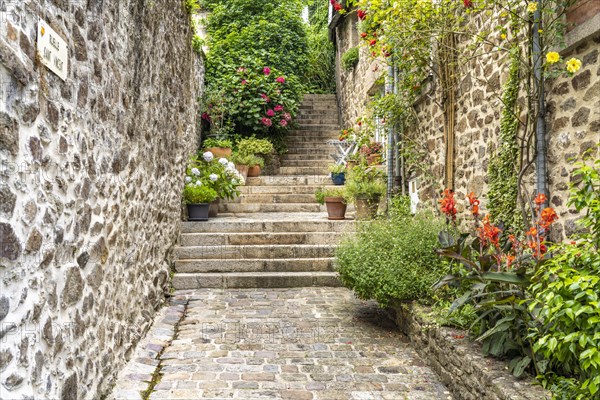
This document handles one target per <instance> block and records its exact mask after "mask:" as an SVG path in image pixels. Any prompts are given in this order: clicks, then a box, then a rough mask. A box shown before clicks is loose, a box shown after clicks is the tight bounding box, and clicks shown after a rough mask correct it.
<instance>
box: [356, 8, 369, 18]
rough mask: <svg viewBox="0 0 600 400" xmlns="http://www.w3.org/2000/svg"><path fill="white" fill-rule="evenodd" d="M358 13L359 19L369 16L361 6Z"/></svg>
mask: <svg viewBox="0 0 600 400" xmlns="http://www.w3.org/2000/svg"><path fill="white" fill-rule="evenodd" d="M356 15H358V19H360V20H363V19H365V17H366V16H367V12H366V11H364V10H361V9H360V8H359V9H358V11H357V12H356Z"/></svg>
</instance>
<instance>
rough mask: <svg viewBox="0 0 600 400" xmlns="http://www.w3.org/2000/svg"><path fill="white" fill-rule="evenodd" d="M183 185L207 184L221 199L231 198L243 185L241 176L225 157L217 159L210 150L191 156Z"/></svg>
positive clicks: (236, 194)
mask: <svg viewBox="0 0 600 400" xmlns="http://www.w3.org/2000/svg"><path fill="white" fill-rule="evenodd" d="M184 180H185V186H186V188H187V187H188V186H194V187H198V186H203V185H204V186H207V187H209V188H210V189H212V190H214V191H215V192H216V193H217V197H218V198H221V199H228V200H232V199H233V198H235V197H236V196H238V195H239V194H240V191H239V189H238V187H239V186H240V185H244V184H245V182H244V178H243V176H242V175H241V174H240V173H239V172H238V171H237V170H236V169H235V165H234V164H233V163H231V162H229V161H228V160H227V159H226V158H220V159H217V158H215V157H214V155H213V154H212V153H211V152H210V151H207V152H204V153H202V154H200V155H198V156H194V157H192V158H191V159H190V160H189V162H188V166H187V168H186V171H185V178H184Z"/></svg>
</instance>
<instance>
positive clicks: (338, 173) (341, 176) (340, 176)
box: [329, 164, 346, 185]
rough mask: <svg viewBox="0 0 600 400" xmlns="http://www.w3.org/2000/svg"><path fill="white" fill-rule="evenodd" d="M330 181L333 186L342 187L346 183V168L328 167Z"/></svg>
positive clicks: (341, 166)
mask: <svg viewBox="0 0 600 400" xmlns="http://www.w3.org/2000/svg"><path fill="white" fill-rule="evenodd" d="M329 172H331V180H332V181H333V184H334V185H343V184H344V182H346V166H345V165H343V164H331V165H330V166H329Z"/></svg>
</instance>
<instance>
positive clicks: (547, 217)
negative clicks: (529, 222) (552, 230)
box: [540, 207, 558, 228]
mask: <svg viewBox="0 0 600 400" xmlns="http://www.w3.org/2000/svg"><path fill="white" fill-rule="evenodd" d="M540 219H541V222H540V226H542V227H544V228H548V227H550V225H552V224H553V223H554V222H555V221H556V220H557V219H558V215H557V214H556V211H554V209H553V208H552V207H546V208H544V209H543V210H542V214H541V215H540Z"/></svg>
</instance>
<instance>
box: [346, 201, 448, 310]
mask: <svg viewBox="0 0 600 400" xmlns="http://www.w3.org/2000/svg"><path fill="white" fill-rule="evenodd" d="M443 226H444V223H443V221H442V220H441V219H440V218H437V217H435V216H434V215H433V214H432V213H422V214H418V215H416V216H414V217H400V218H393V219H390V220H376V221H372V222H364V223H361V224H360V225H358V226H357V232H356V235H355V236H353V237H349V238H347V239H345V240H344V241H343V242H342V243H341V245H340V246H339V247H338V249H337V251H336V256H337V260H338V265H339V273H340V277H341V280H342V282H343V283H344V285H345V286H347V287H349V288H351V289H353V290H354V291H355V292H356V295H357V296H358V297H359V298H361V299H375V300H377V301H378V302H379V303H380V304H381V305H382V306H386V305H388V304H390V302H394V301H406V300H415V299H429V298H430V296H431V294H432V291H431V287H432V285H433V284H434V283H435V282H436V281H438V280H439V279H440V278H441V277H442V276H443V274H444V270H443V268H442V266H441V264H440V260H439V258H438V257H437V255H436V254H435V252H434V249H435V248H436V247H437V245H438V240H437V235H438V232H439V231H440V230H441V229H442V228H443Z"/></svg>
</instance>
